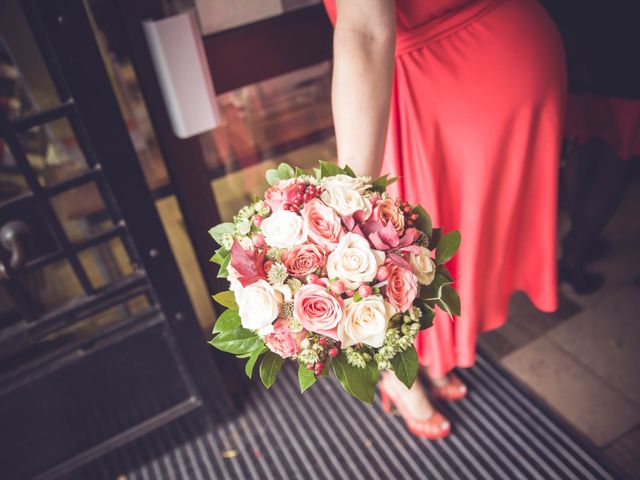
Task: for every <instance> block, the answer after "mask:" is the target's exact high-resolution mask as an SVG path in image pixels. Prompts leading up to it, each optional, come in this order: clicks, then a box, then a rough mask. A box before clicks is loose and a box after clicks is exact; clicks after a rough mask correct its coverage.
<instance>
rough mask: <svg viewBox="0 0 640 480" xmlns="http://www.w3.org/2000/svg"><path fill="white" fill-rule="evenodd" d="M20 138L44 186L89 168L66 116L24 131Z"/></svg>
mask: <svg viewBox="0 0 640 480" xmlns="http://www.w3.org/2000/svg"><path fill="white" fill-rule="evenodd" d="M19 138H20V142H21V143H22V146H23V148H24V151H25V153H26V154H27V158H28V159H29V163H30V164H31V166H32V167H33V169H34V170H35V172H36V174H37V175H38V179H39V181H40V184H41V185H43V186H47V185H52V184H55V183H57V182H60V181H62V180H65V179H68V178H71V177H73V176H75V175H77V174H79V173H81V172H83V171H85V170H87V163H86V161H85V158H84V155H83V154H82V150H81V149H80V147H79V145H78V142H77V140H76V137H75V135H74V133H73V129H72V128H71V124H70V123H69V121H68V120H67V119H66V118H60V119H58V120H55V121H53V122H49V123H47V124H45V125H40V126H37V127H33V128H31V129H29V130H27V131H26V132H23V133H21V134H20V135H19Z"/></svg>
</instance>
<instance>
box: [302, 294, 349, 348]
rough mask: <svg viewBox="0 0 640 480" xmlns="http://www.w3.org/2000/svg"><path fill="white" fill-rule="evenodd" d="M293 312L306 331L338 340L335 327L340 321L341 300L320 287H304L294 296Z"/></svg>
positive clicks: (341, 313) (341, 311)
mask: <svg viewBox="0 0 640 480" xmlns="http://www.w3.org/2000/svg"><path fill="white" fill-rule="evenodd" d="M293 302H294V304H293V312H294V315H295V317H296V318H297V319H298V320H299V321H300V324H301V325H302V326H303V327H304V328H306V329H307V330H309V331H311V332H315V333H319V334H321V335H326V336H327V337H330V338H333V339H334V340H338V332H337V327H338V323H339V322H340V320H341V319H342V316H343V310H342V299H340V298H336V297H335V296H334V295H333V294H331V293H329V292H327V290H326V288H325V287H323V286H320V285H316V284H311V285H305V286H303V287H302V288H301V289H300V290H298V292H297V293H296V295H295V298H294V300H293Z"/></svg>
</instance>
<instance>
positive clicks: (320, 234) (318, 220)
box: [302, 198, 344, 250]
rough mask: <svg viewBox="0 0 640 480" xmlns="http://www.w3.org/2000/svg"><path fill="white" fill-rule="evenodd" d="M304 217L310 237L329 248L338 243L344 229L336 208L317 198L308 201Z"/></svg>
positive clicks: (303, 213)
mask: <svg viewBox="0 0 640 480" xmlns="http://www.w3.org/2000/svg"><path fill="white" fill-rule="evenodd" d="M302 218H303V219H304V222H305V223H306V225H307V228H308V231H309V238H311V240H313V241H314V242H316V243H317V244H319V245H322V246H324V247H325V248H327V250H333V249H334V248H336V246H337V245H338V242H339V241H340V238H341V237H342V235H343V233H344V229H343V228H342V225H341V223H340V217H338V214H337V213H336V212H335V210H334V209H333V208H331V207H329V206H327V205H325V204H324V202H323V201H322V200H319V199H317V198H314V199H312V200H311V201H309V202H307V204H306V205H305V206H304V209H303V210H302Z"/></svg>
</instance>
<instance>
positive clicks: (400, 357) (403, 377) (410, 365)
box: [391, 345, 418, 388]
mask: <svg viewBox="0 0 640 480" xmlns="http://www.w3.org/2000/svg"><path fill="white" fill-rule="evenodd" d="M391 365H392V366H393V371H394V372H395V374H396V377H398V380H400V381H401V382H402V383H404V384H405V385H406V386H407V388H411V386H412V385H413V382H415V381H416V377H417V376H418V353H417V352H416V349H415V347H414V346H413V345H411V347H410V348H407V349H406V350H405V351H403V352H399V353H396V356H395V357H393V360H391Z"/></svg>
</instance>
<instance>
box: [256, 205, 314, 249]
mask: <svg viewBox="0 0 640 480" xmlns="http://www.w3.org/2000/svg"><path fill="white" fill-rule="evenodd" d="M260 228H261V229H262V235H264V241H265V242H266V244H267V245H269V246H270V247H277V248H291V247H294V246H296V245H300V244H301V243H304V242H306V241H307V227H306V225H305V223H304V220H303V219H302V217H301V216H300V215H298V214H297V213H294V212H288V211H286V210H278V211H276V212H275V213H274V214H273V215H271V216H269V217H267V218H265V219H264V220H263V221H262V224H261V225H260Z"/></svg>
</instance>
